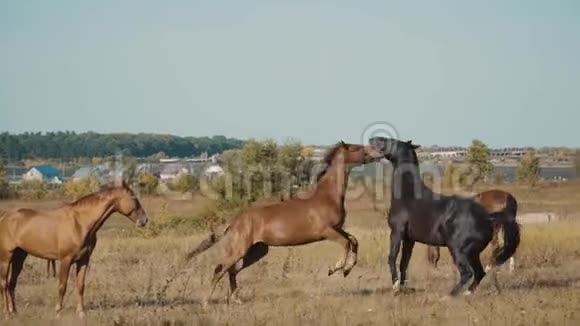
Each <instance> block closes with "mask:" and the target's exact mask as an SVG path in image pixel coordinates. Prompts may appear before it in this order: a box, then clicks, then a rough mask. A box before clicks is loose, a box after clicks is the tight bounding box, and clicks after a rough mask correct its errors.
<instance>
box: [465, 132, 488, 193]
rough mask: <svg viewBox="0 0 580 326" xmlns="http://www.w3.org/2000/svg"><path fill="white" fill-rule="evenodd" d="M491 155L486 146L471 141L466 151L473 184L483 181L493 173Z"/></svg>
mask: <svg viewBox="0 0 580 326" xmlns="http://www.w3.org/2000/svg"><path fill="white" fill-rule="evenodd" d="M490 157H491V153H490V151H489V148H488V147H487V145H485V144H484V143H483V142H482V141H480V140H477V139H475V140H473V142H472V143H471V146H469V148H468V149H467V163H469V169H470V171H469V173H470V176H471V178H472V182H473V184H475V183H477V182H480V181H484V180H485V179H486V178H487V177H489V176H490V174H491V172H493V170H494V168H493V164H491V161H490Z"/></svg>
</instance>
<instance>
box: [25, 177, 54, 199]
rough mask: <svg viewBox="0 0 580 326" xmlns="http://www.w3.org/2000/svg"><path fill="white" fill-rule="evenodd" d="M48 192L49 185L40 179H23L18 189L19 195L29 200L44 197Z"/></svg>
mask: <svg viewBox="0 0 580 326" xmlns="http://www.w3.org/2000/svg"><path fill="white" fill-rule="evenodd" d="M48 192H49V189H48V185H47V184H46V183H45V182H43V181H40V180H29V181H22V183H20V185H19V186H18V189H17V194H18V197H20V198H22V199H27V200H40V199H44V198H45V197H46V196H47V195H48Z"/></svg>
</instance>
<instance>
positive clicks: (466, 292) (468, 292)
mask: <svg viewBox="0 0 580 326" xmlns="http://www.w3.org/2000/svg"><path fill="white" fill-rule="evenodd" d="M472 294H473V292H471V291H470V290H467V291H465V292H463V295H464V296H470V295H472Z"/></svg>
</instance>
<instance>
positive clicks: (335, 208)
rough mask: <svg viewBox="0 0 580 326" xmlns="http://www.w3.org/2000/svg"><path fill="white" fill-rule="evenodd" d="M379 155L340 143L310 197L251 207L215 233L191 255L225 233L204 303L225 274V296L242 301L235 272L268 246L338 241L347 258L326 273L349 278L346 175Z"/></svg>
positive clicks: (353, 248)
mask: <svg viewBox="0 0 580 326" xmlns="http://www.w3.org/2000/svg"><path fill="white" fill-rule="evenodd" d="M381 157H382V155H381V154H380V153H378V152H377V151H376V149H375V147H373V146H362V145H354V144H345V143H344V142H342V141H341V142H339V143H338V144H336V145H335V146H334V147H333V148H332V149H330V150H329V151H328V153H327V154H326V155H325V158H324V162H326V164H327V167H326V169H325V170H324V171H322V172H321V173H320V174H319V175H318V185H317V187H316V190H315V191H314V193H313V195H312V196H310V197H309V198H306V199H300V198H294V199H291V200H288V201H284V202H280V203H276V204H273V205H270V206H263V207H256V206H255V207H251V208H249V209H247V210H245V211H243V212H242V213H240V214H239V215H238V216H236V217H235V218H234V219H233V220H232V221H231V223H230V224H229V226H227V227H226V229H225V230H224V231H223V232H221V233H217V232H214V233H212V234H211V236H210V237H209V238H207V239H206V240H204V241H203V242H202V243H201V244H200V245H199V246H198V247H197V248H196V249H195V250H193V251H192V252H191V253H189V254H188V256H187V258H188V259H191V258H192V257H194V256H196V255H197V254H199V253H201V252H203V251H205V250H207V249H209V248H210V247H211V246H213V245H214V244H215V243H216V242H217V241H218V240H219V239H220V238H222V237H224V236H225V240H224V241H226V256H225V257H224V258H223V259H222V261H221V263H220V264H218V265H217V266H216V267H215V270H214V274H213V278H212V280H211V285H210V289H209V293H208V295H207V297H206V298H205V300H204V301H203V304H204V306H206V305H207V304H208V302H209V300H210V299H211V297H212V295H213V292H214V290H215V287H216V285H217V283H218V282H219V281H220V279H221V278H222V277H223V276H224V275H225V273H228V275H229V285H230V293H229V295H228V299H227V300H228V302H229V301H230V299H233V300H235V301H236V302H238V303H240V302H241V301H240V300H239V299H238V298H237V296H236V290H237V287H238V286H237V281H236V275H237V274H238V273H239V272H240V271H241V270H242V269H244V268H246V267H248V266H250V265H252V264H254V263H255V262H257V261H258V260H260V259H261V258H262V257H264V256H265V255H266V254H267V253H268V247H269V246H299V245H303V244H308V243H312V242H317V241H322V240H330V241H333V242H335V243H338V244H339V245H340V246H341V247H343V248H344V256H343V257H342V258H341V259H340V260H339V261H338V262H337V263H336V265H335V266H334V267H330V268H329V270H328V275H329V276H330V275H332V274H334V273H335V272H337V271H339V270H342V272H343V275H344V276H345V277H346V276H347V275H348V274H349V273H350V271H351V270H352V268H353V267H354V266H355V264H356V262H357V251H358V241H357V239H356V238H355V237H354V236H352V235H351V234H349V233H348V232H346V231H344V230H343V228H342V227H343V225H344V222H345V217H346V211H345V208H344V197H345V194H346V187H347V183H348V175H349V173H350V170H351V168H352V167H353V166H355V165H360V164H365V163H368V162H371V161H373V160H377V159H380V158H381Z"/></svg>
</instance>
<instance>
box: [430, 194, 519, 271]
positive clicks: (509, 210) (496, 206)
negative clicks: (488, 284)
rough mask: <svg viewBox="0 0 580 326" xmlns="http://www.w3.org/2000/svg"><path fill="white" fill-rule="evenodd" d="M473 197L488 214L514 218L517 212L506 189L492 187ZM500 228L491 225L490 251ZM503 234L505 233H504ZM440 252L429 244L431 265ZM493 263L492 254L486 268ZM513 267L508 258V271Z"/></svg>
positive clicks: (496, 242) (494, 249)
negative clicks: (505, 215)
mask: <svg viewBox="0 0 580 326" xmlns="http://www.w3.org/2000/svg"><path fill="white" fill-rule="evenodd" d="M473 199H474V200H475V201H476V202H477V203H479V204H480V205H482V206H483V207H484V208H485V210H486V211H487V213H488V214H507V215H509V216H511V217H513V219H514V220H515V218H516V214H517V212H518V202H517V200H516V198H515V197H514V196H513V195H512V194H510V193H509V192H507V191H503V190H500V189H492V190H487V191H484V192H481V193H479V194H477V195H475V196H474V197H473ZM500 229H501V224H498V223H494V225H493V238H492V239H491V242H490V244H491V247H492V252H495V251H496V250H497V249H498V248H499V238H498V234H499V230H500ZM504 236H505V234H504ZM440 257H441V254H440V252H439V247H434V246H429V248H427V260H428V261H429V263H431V265H433V267H437V263H438V262H439V258H440ZM492 265H493V255H492V256H490V258H489V263H488V265H487V266H486V268H485V269H486V270H489V269H490V268H491V267H490V266H492ZM514 268H515V261H514V257H513V256H512V257H510V259H509V271H510V272H513V270H514Z"/></svg>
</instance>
